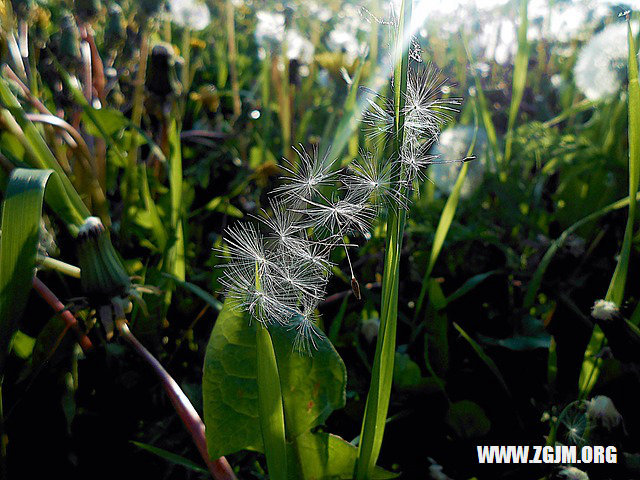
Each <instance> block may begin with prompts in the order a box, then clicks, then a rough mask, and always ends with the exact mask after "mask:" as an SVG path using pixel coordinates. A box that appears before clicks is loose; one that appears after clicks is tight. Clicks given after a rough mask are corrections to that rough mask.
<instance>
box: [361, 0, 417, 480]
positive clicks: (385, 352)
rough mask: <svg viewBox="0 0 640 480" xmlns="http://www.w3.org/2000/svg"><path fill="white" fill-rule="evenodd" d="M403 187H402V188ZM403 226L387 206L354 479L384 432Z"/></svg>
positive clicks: (400, 92) (400, 132)
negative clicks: (378, 309)
mask: <svg viewBox="0 0 640 480" xmlns="http://www.w3.org/2000/svg"><path fill="white" fill-rule="evenodd" d="M411 7H412V0H403V1H402V5H401V7H400V15H399V20H398V22H399V23H398V32H397V35H396V46H395V57H394V61H395V62H396V63H395V68H394V74H393V80H394V85H395V89H394V96H395V98H394V105H395V129H394V130H395V131H394V145H393V146H394V150H395V154H396V155H399V154H400V148H401V145H402V142H403V136H404V114H403V111H404V105H405V97H406V91H407V69H408V62H409V59H408V56H407V55H406V49H407V46H408V43H409V41H410V31H409V26H410V25H411ZM403 188H405V187H403ZM404 226H405V211H404V209H402V208H399V207H397V208H391V209H390V210H389V217H388V219H387V242H386V251H385V258H384V271H383V274H382V305H381V312H380V329H379V333H378V340H377V343H376V352H375V357H374V361H373V369H372V372H371V385H370V387H369V394H368V396H367V404H366V407H365V413H364V419H363V421H362V430H361V433H360V438H361V440H360V444H359V445H358V460H357V463H356V478H357V479H358V480H363V479H369V478H372V476H373V472H374V469H375V465H376V461H377V460H378V455H379V454H380V448H381V447H382V437H383V435H384V428H385V422H386V419H387V411H388V409H389V400H390V396H391V386H392V380H393V363H394V359H395V349H396V329H397V323H398V285H399V278H400V253H401V251H402V238H403V234H404Z"/></svg>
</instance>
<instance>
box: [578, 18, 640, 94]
mask: <svg viewBox="0 0 640 480" xmlns="http://www.w3.org/2000/svg"><path fill="white" fill-rule="evenodd" d="M634 27H635V28H634V31H635V32H637V23H636V24H634ZM627 43H628V42H627V25H626V23H624V22H619V23H614V24H611V25H608V26H607V27H605V28H604V30H602V31H601V32H599V33H597V34H595V35H594V36H593V37H591V39H590V40H589V41H588V42H587V44H586V45H585V46H584V47H582V49H581V50H580V53H579V54H578V60H577V61H576V65H575V67H574V69H573V76H574V79H575V82H576V86H577V87H578V88H579V89H580V91H581V92H582V93H583V94H584V96H585V97H587V98H588V99H589V100H602V99H604V98H607V97H610V96H612V95H614V94H616V93H618V91H619V90H620V87H621V86H622V84H623V82H624V80H625V78H626V68H627V67H626V65H627V55H628V46H627Z"/></svg>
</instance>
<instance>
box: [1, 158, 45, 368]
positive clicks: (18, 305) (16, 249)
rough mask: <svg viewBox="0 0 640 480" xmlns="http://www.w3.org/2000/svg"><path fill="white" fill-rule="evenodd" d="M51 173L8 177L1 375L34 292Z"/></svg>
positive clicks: (19, 173)
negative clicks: (11, 344)
mask: <svg viewBox="0 0 640 480" xmlns="http://www.w3.org/2000/svg"><path fill="white" fill-rule="evenodd" d="M52 173H53V171H51V170H29V169H24V168H16V169H15V170H13V172H12V173H11V176H10V177H9V184H8V185H7V190H6V194H5V198H4V201H3V205H2V224H1V225H0V228H1V229H2V236H1V237H0V375H1V374H2V373H3V370H4V361H5V358H6V355H7V353H8V350H9V345H10V343H11V338H12V337H13V335H14V333H15V332H16V329H17V327H18V321H19V320H20V317H21V315H22V312H23V311H24V308H25V306H26V305H27V299H28V297H29V292H30V291H31V284H32V282H33V276H34V272H35V267H36V253H37V251H38V241H39V239H40V218H41V216H42V202H43V200H44V194H45V188H46V185H47V181H48V180H49V177H50V176H51V174H52Z"/></svg>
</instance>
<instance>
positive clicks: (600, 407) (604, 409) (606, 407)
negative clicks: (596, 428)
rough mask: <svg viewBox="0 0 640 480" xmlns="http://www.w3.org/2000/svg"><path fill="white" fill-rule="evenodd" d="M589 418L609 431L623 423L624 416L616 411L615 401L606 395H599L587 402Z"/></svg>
mask: <svg viewBox="0 0 640 480" xmlns="http://www.w3.org/2000/svg"><path fill="white" fill-rule="evenodd" d="M587 418H588V419H589V420H591V421H593V422H595V423H596V424H598V425H602V426H603V427H604V428H605V429H607V430H612V429H613V428H615V427H617V426H618V425H620V423H622V415H620V412H618V410H616V407H615V405H614V404H613V401H612V400H611V399H610V398H609V397H607V396H604V395H597V396H595V397H593V398H592V399H591V400H589V401H588V402H587Z"/></svg>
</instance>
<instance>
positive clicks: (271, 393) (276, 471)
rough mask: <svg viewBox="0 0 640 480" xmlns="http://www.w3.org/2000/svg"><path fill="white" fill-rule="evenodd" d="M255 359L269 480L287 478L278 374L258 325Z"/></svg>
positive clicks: (268, 338)
mask: <svg viewBox="0 0 640 480" xmlns="http://www.w3.org/2000/svg"><path fill="white" fill-rule="evenodd" d="M256 350H257V352H256V353H257V357H258V369H257V376H258V404H259V410H260V429H261V431H262V440H263V442H264V450H265V455H266V457H267V467H268V468H269V478H271V479H273V480H286V478H287V442H286V436H285V427H284V408H283V405H282V392H281V389H280V374H279V372H278V364H277V362H276V354H275V351H274V349H273V343H272V341H271V335H270V334H269V330H267V328H265V327H263V326H262V325H258V328H257V329H256Z"/></svg>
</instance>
